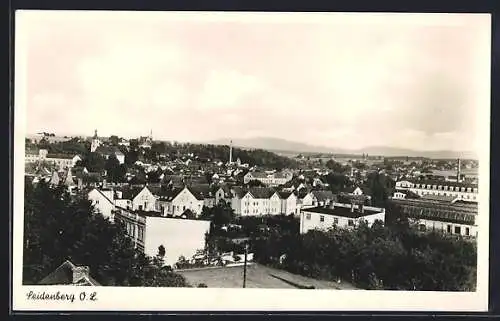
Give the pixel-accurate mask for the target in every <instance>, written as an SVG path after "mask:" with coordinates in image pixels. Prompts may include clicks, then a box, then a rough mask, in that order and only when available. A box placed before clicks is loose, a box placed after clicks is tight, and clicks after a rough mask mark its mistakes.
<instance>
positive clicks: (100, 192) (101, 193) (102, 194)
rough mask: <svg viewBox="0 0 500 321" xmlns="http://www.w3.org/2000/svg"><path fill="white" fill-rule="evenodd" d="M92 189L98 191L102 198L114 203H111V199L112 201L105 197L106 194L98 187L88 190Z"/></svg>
mask: <svg viewBox="0 0 500 321" xmlns="http://www.w3.org/2000/svg"><path fill="white" fill-rule="evenodd" d="M92 191H97V192H98V193H99V194H100V195H101V196H102V197H104V199H105V200H107V201H108V202H109V203H111V204H114V203H113V201H112V200H110V199H109V197H107V196H106V194H104V193H103V192H102V191H101V190H100V189H98V188H94V189H92V190H91V191H90V192H92ZM90 192H89V193H90ZM115 195H116V193H115Z"/></svg>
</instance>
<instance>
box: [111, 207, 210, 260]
mask: <svg viewBox="0 0 500 321" xmlns="http://www.w3.org/2000/svg"><path fill="white" fill-rule="evenodd" d="M158 214H159V213H158ZM115 218H116V220H117V221H119V222H122V223H123V224H124V226H125V229H126V233H127V235H128V236H129V237H130V238H131V239H132V240H133V242H134V244H135V246H136V248H137V249H139V250H140V251H142V252H143V253H145V254H146V255H148V256H155V255H157V254H158V248H159V247H160V246H162V245H163V247H164V248H165V259H164V260H165V264H166V265H170V266H173V265H174V264H175V263H176V262H177V261H178V260H179V257H180V256H184V257H185V258H188V259H189V258H192V257H193V256H194V255H195V254H196V253H197V252H198V251H199V250H204V249H205V234H206V233H209V232H210V221H204V220H189V219H179V218H169V217H163V216H160V215H158V216H155V215H144V214H138V213H133V212H130V211H126V210H124V209H121V208H118V209H117V211H116V213H115Z"/></svg>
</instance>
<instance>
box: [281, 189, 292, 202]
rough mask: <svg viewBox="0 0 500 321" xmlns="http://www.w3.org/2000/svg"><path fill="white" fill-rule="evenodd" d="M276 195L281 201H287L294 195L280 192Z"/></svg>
mask: <svg viewBox="0 0 500 321" xmlns="http://www.w3.org/2000/svg"><path fill="white" fill-rule="evenodd" d="M278 195H279V197H280V198H282V199H285V200H286V199H288V198H289V197H290V196H291V195H295V194H294V193H293V192H286V191H281V192H278Z"/></svg>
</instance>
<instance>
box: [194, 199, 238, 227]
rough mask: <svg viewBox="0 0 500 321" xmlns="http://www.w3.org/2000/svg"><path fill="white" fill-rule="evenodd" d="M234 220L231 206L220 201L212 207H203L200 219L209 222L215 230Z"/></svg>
mask: <svg viewBox="0 0 500 321" xmlns="http://www.w3.org/2000/svg"><path fill="white" fill-rule="evenodd" d="M234 218H235V214H234V210H233V209H232V208H231V204H229V203H226V202H224V201H221V202H220V203H219V204H217V205H216V206H214V207H211V208H210V207H206V206H204V207H203V209H202V211H201V215H200V219H206V220H210V221H211V222H212V225H213V226H214V227H215V229H216V230H218V229H220V227H222V226H223V225H226V224H229V223H231V222H232V221H233V220H234Z"/></svg>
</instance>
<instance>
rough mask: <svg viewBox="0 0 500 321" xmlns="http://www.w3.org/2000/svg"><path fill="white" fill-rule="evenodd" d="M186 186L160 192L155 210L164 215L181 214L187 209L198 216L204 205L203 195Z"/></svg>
mask: <svg viewBox="0 0 500 321" xmlns="http://www.w3.org/2000/svg"><path fill="white" fill-rule="evenodd" d="M208 196H209V195H206V196H204V195H200V193H199V192H197V191H195V190H194V189H192V188H189V187H187V186H184V187H180V188H173V189H172V190H171V191H168V192H166V193H162V194H161V195H160V197H159V199H158V201H157V205H156V210H157V211H159V212H161V213H162V215H164V216H167V215H168V216H178V217H180V216H182V215H183V214H184V213H185V212H186V211H187V210H189V211H190V212H191V213H193V214H194V215H195V216H199V215H200V214H201V212H202V210H203V206H204V205H205V197H208Z"/></svg>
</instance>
